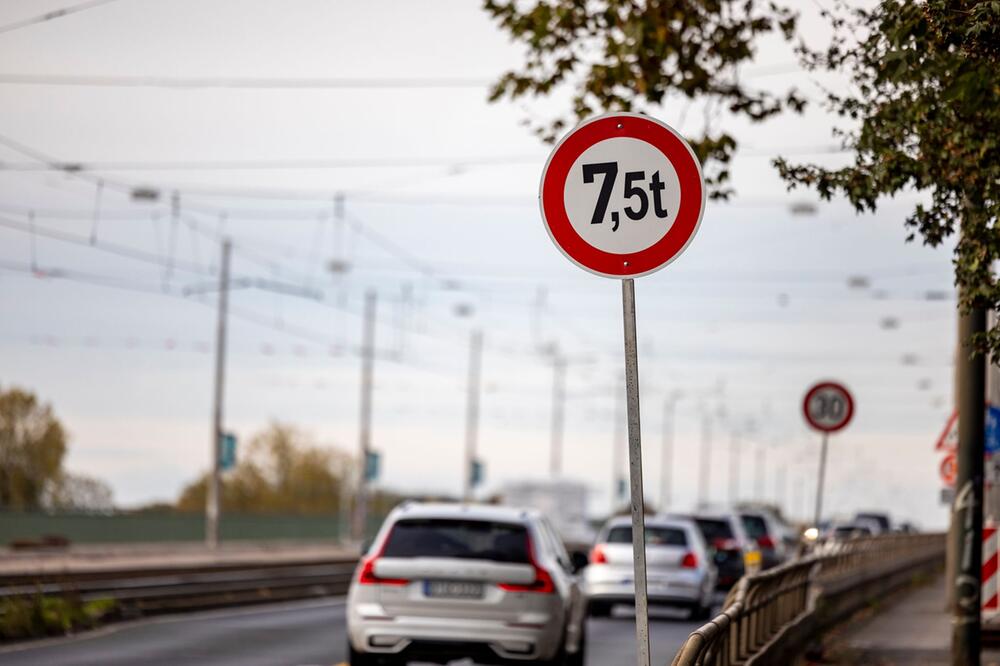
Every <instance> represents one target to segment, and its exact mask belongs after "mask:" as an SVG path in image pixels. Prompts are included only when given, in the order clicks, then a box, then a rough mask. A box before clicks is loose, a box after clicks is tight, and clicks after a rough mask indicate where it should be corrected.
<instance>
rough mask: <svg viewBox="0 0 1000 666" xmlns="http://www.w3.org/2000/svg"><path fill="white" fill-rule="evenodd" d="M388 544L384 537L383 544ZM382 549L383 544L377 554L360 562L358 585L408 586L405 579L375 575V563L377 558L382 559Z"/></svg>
mask: <svg viewBox="0 0 1000 666" xmlns="http://www.w3.org/2000/svg"><path fill="white" fill-rule="evenodd" d="M388 542H389V538H388V537H386V539H385V543H388ZM384 549H385V545H384V544H383V546H382V549H380V550H379V551H378V552H377V553H375V554H374V555H369V556H368V557H366V558H364V559H362V560H361V571H359V572H358V584H359V585H408V584H409V583H410V581H408V580H406V579H405V578H379V577H378V576H376V575H375V563H376V562H378V558H380V557H382V551H383V550H384Z"/></svg>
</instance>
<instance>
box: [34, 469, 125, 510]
mask: <svg viewBox="0 0 1000 666" xmlns="http://www.w3.org/2000/svg"><path fill="white" fill-rule="evenodd" d="M42 506H43V507H44V508H46V509H61V510H65V511H88V512H109V511H112V510H114V508H115V503H114V493H113V492H112V490H111V486H109V485H108V484H107V483H105V482H104V481H102V480H100V479H95V478H93V477H89V476H84V475H82V474H70V473H68V472H61V473H60V474H59V475H58V476H57V477H56V478H55V479H53V480H52V482H51V483H49V484H48V485H47V486H46V489H45V493H44V495H43V497H42Z"/></svg>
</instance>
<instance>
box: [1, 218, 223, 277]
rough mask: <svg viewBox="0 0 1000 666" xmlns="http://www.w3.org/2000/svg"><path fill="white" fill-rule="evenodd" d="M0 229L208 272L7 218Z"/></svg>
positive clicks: (158, 256) (200, 268) (149, 262)
mask: <svg viewBox="0 0 1000 666" xmlns="http://www.w3.org/2000/svg"><path fill="white" fill-rule="evenodd" d="M0 227H4V228H7V229H12V230H14V231H19V232H21V233H26V234H29V235H31V236H32V237H34V236H36V235H37V236H44V237H45V238H51V239H53V240H57V241H60V242H63V243H71V244H74V245H81V246H84V247H90V248H94V249H95V250H101V251H102V252H107V253H109V254H115V255H118V256H120V257H125V258H127V259H133V260H135V261H142V262H145V263H147V264H154V265H156V266H159V267H161V268H167V267H170V266H171V265H172V266H173V267H174V268H178V269H181V270H185V271H188V272H191V273H197V274H200V275H206V274H208V272H207V271H206V270H205V269H203V268H202V267H201V266H198V265H196V264H193V263H188V262H177V261H174V262H170V261H168V260H167V259H164V258H163V257H161V256H160V255H158V254H155V253H153V252H146V251H145V250H140V249H138V248H134V247H130V246H128V245H119V244H118V243H108V242H106V241H98V240H96V239H95V241H94V242H91V241H90V238H88V237H86V236H78V235H76V234H70V233H66V232H65V231H56V230H55V229H46V228H44V227H39V226H38V225H36V224H32V223H28V224H26V223H23V222H18V221H17V220H11V219H9V218H6V217H3V216H0Z"/></svg>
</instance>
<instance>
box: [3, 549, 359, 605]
mask: <svg viewBox="0 0 1000 666" xmlns="http://www.w3.org/2000/svg"><path fill="white" fill-rule="evenodd" d="M355 564H356V560H355V559H342V560H332V561H331V560H325V561H312V562H294V563H281V564H261V563H257V564H244V565H232V566H229V567H226V568H224V569H222V570H208V571H206V570H205V569H199V568H198V567H179V568H177V569H158V570H154V571H142V570H121V571H107V572H101V574H100V575H95V574H94V573H92V572H88V573H85V574H82V575H80V576H79V577H77V576H74V575H73V574H72V573H67V574H63V575H53V574H47V575H45V576H42V577H39V579H36V580H25V578H27V577H22V578H21V580H19V581H17V582H16V583H14V584H8V585H4V586H0V601H2V600H4V599H16V598H26V597H33V596H37V595H43V596H59V597H63V596H73V597H75V598H78V599H80V600H81V601H90V600H95V599H114V600H115V601H116V602H118V607H119V608H120V609H121V611H122V613H123V614H125V615H139V614H147V613H155V612H164V611H174V610H191V609H198V608H210V607H218V606H227V605H236V604H242V603H253V602H261V601H269V600H289V599H301V598H308V597H317V596H328V595H335V594H344V593H346V592H347V588H348V586H349V585H350V581H351V576H352V574H353V571H354V567H355Z"/></svg>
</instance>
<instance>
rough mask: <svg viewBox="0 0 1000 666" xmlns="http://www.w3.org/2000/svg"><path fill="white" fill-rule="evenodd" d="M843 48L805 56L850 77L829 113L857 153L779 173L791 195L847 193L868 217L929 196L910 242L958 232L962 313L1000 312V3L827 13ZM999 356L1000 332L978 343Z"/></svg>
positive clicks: (887, 5) (887, 4)
mask: <svg viewBox="0 0 1000 666" xmlns="http://www.w3.org/2000/svg"><path fill="white" fill-rule="evenodd" d="M825 15H826V16H827V17H828V18H829V19H830V21H831V23H832V25H833V27H834V38H833V40H832V42H831V43H830V44H829V46H828V47H827V48H825V49H822V50H813V49H809V48H805V47H803V48H802V49H801V50H800V51H801V53H802V55H803V59H804V62H805V64H806V65H807V66H808V67H810V68H813V69H818V70H832V71H839V72H844V73H847V74H848V75H849V76H850V79H851V85H850V86H849V87H848V88H847V89H846V90H844V91H836V92H833V91H831V92H830V93H828V95H827V103H828V104H829V106H830V108H831V109H832V110H833V111H834V112H836V113H837V114H838V115H839V116H841V117H842V118H844V119H845V120H846V121H848V122H849V124H850V125H851V127H849V128H847V129H845V130H840V131H838V132H837V134H838V135H839V136H840V138H841V140H842V143H843V145H844V147H845V148H846V149H848V151H849V152H850V153H851V156H852V159H851V163H850V164H849V165H848V166H845V167H842V168H836V169H830V168H824V167H821V166H817V165H793V164H790V163H789V162H788V161H787V160H784V159H778V160H776V162H775V163H776V165H777V167H778V169H779V171H780V173H781V175H782V177H783V178H785V179H786V180H787V181H788V183H789V184H790V186H791V187H794V186H796V185H805V186H808V187H813V188H815V189H816V190H817V191H818V192H819V194H820V195H821V196H823V197H824V198H827V199H829V198H830V197H832V196H834V195H835V194H843V195H845V196H846V197H847V198H848V199H849V200H850V202H851V203H852V204H853V205H854V206H855V208H857V209H858V210H859V211H860V210H872V211H873V210H875V209H876V207H877V205H878V202H879V199H880V198H881V197H883V196H885V195H889V196H892V195H895V194H899V193H902V192H906V191H917V192H921V193H923V194H924V197H923V202H922V203H919V204H917V205H916V206H915V207H914V208H913V210H912V211H911V212H910V213H909V215H908V216H907V217H906V220H905V224H906V226H907V227H908V228H909V229H910V231H911V233H910V237H909V238H910V239H911V240H912V239H914V238H915V237H916V236H917V235H918V234H919V235H920V236H921V237H922V239H923V242H924V243H926V244H928V245H931V246H937V245H939V244H940V243H941V242H943V241H944V240H945V239H946V238H948V237H949V236H951V235H952V234H954V233H956V232H960V236H959V239H958V243H957V247H956V250H955V257H954V264H955V280H956V284H957V285H958V287H959V292H960V304H961V306H962V307H963V308H968V307H970V306H977V307H984V308H993V309H996V308H998V307H1000V287H998V284H997V279H996V275H995V273H994V271H993V264H994V262H995V261H996V260H997V259H998V258H1000V229H998V228H997V218H998V215H1000V2H996V1H983V0H926V1H925V2H909V1H906V0H882V1H881V2H880V3H879V4H878V5H877V6H875V7H874V8H873V9H867V10H866V9H860V10H859V9H853V10H852V9H848V8H847V7H845V6H844V5H843V3H840V4H838V5H837V6H836V8H835V9H834V10H832V11H829V12H825ZM974 342H975V344H976V347H977V350H979V351H984V352H990V353H991V354H992V357H993V360H994V362H996V361H997V358H998V354H1000V330H998V328H997V327H995V326H994V327H993V328H992V329H991V330H990V331H988V332H987V334H986V335H985V336H982V337H981V338H979V339H977V340H975V341H974Z"/></svg>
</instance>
